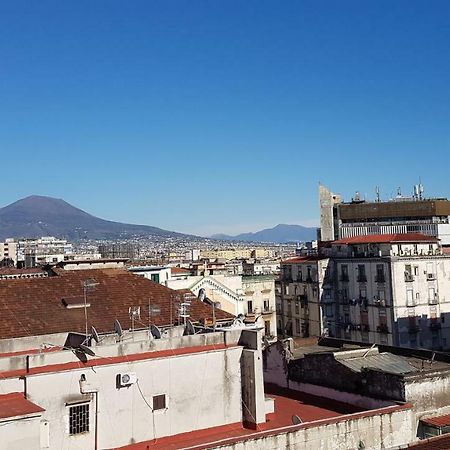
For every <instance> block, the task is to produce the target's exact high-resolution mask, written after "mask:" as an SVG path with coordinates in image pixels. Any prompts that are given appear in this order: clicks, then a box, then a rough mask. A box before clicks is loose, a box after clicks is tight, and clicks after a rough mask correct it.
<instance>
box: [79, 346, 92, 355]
mask: <svg viewBox="0 0 450 450" xmlns="http://www.w3.org/2000/svg"><path fill="white" fill-rule="evenodd" d="M80 350H81V351H82V352H84V353H86V355H89V356H95V353H94V352H93V351H92V349H90V348H89V347H88V346H87V345H84V344H80Z"/></svg>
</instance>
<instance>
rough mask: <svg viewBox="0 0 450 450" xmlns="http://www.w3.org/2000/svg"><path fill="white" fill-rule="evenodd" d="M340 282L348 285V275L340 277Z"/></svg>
mask: <svg viewBox="0 0 450 450" xmlns="http://www.w3.org/2000/svg"><path fill="white" fill-rule="evenodd" d="M339 280H340V281H343V282H344V283H348V281H349V280H348V275H341V276H340V278H339Z"/></svg>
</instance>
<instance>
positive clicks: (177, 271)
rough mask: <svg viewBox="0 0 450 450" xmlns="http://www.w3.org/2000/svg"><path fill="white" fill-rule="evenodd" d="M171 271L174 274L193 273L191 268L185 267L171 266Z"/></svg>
mask: <svg viewBox="0 0 450 450" xmlns="http://www.w3.org/2000/svg"><path fill="white" fill-rule="evenodd" d="M170 271H171V272H172V273H173V274H179V275H180V274H188V273H191V271H190V270H189V269H183V267H171V268H170Z"/></svg>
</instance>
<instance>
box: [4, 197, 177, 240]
mask: <svg viewBox="0 0 450 450" xmlns="http://www.w3.org/2000/svg"><path fill="white" fill-rule="evenodd" d="M150 235H153V236H183V235H182V234H180V233H175V232H173V231H167V230H163V229H161V228H156V227H152V226H147V225H132V224H126V223H120V222H112V221H109V220H104V219H100V218H98V217H95V216H92V215H91V214H88V213H87V212H85V211H82V210H81V209H78V208H75V207H74V206H72V205H70V204H69V203H67V202H65V201H64V200H61V199H56V198H52V197H43V196H38V195H33V196H30V197H26V198H24V199H21V200H18V201H16V202H14V203H11V204H10V205H8V206H5V207H4V208H0V239H2V240H3V239H5V238H8V237H29V238H32V237H40V236H56V237H61V238H67V239H70V240H77V239H118V238H127V237H135V236H150Z"/></svg>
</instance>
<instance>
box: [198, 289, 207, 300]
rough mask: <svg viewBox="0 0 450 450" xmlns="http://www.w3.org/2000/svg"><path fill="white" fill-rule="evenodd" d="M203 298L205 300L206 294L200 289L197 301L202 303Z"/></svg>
mask: <svg viewBox="0 0 450 450" xmlns="http://www.w3.org/2000/svg"><path fill="white" fill-rule="evenodd" d="M205 298H206V292H205V290H204V289H203V288H202V289H200V290H199V291H198V299H199V300H200V301H201V302H204V301H205Z"/></svg>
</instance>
